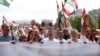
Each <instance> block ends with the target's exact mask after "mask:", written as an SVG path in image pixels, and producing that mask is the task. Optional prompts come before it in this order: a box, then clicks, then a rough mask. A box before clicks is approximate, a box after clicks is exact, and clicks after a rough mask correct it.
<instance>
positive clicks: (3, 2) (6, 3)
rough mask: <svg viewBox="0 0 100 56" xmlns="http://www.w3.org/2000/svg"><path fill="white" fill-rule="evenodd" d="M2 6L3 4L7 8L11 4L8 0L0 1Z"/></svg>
mask: <svg viewBox="0 0 100 56" xmlns="http://www.w3.org/2000/svg"><path fill="white" fill-rule="evenodd" d="M0 4H2V5H4V6H7V7H9V6H10V3H9V2H7V1H6V0H0Z"/></svg>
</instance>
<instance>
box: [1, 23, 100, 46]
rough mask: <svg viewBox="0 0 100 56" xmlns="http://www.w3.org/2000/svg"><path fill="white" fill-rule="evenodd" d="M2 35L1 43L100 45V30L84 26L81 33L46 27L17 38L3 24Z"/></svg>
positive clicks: (7, 26)
mask: <svg viewBox="0 0 100 56" xmlns="http://www.w3.org/2000/svg"><path fill="white" fill-rule="evenodd" d="M1 32H2V34H0V42H9V41H12V40H14V41H16V42H29V43H34V42H38V43H42V44H43V43H53V42H55V43H100V30H99V29H97V30H96V29H93V28H90V27H88V26H85V27H84V26H83V28H82V30H81V32H78V31H77V29H72V30H69V29H68V28H64V29H62V30H60V31H59V30H54V29H53V28H52V27H49V28H48V29H46V30H44V27H41V28H39V30H36V29H31V30H29V31H28V34H22V35H20V36H16V35H15V34H14V33H13V31H12V29H11V28H10V26H9V25H7V24H2V26H1Z"/></svg>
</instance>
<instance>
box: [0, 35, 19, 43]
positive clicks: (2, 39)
mask: <svg viewBox="0 0 100 56" xmlns="http://www.w3.org/2000/svg"><path fill="white" fill-rule="evenodd" d="M12 38H13V39H14V40H15V41H18V40H17V38H16V37H15V36H13V37H12V35H7V36H0V42H9V41H11V40H12Z"/></svg>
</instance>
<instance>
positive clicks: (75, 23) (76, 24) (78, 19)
mask: <svg viewBox="0 0 100 56" xmlns="http://www.w3.org/2000/svg"><path fill="white" fill-rule="evenodd" d="M69 21H70V23H71V26H72V28H75V29H77V30H78V31H81V27H82V25H81V16H76V17H75V18H74V19H73V17H71V18H70V19H69Z"/></svg>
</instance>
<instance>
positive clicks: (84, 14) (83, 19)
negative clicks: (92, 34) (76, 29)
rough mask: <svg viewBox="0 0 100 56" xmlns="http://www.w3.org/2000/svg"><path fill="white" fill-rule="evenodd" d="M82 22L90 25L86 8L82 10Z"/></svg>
mask: <svg viewBox="0 0 100 56" xmlns="http://www.w3.org/2000/svg"><path fill="white" fill-rule="evenodd" d="M81 24H82V25H83V24H85V25H87V26H88V25H89V20H88V19H87V15H86V10H85V9H83V11H82V19H81Z"/></svg>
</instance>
